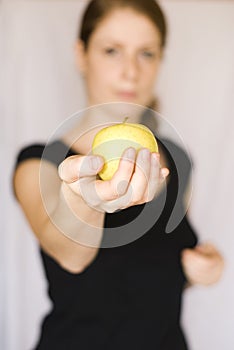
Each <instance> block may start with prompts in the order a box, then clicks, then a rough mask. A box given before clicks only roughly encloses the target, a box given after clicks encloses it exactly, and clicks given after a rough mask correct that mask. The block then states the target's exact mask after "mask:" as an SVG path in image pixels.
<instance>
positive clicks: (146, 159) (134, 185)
mask: <svg viewBox="0 0 234 350" xmlns="http://www.w3.org/2000/svg"><path fill="white" fill-rule="evenodd" d="M150 171H151V153H150V151H149V150H148V149H146V148H143V149H141V150H140V151H139V152H138V155H137V159H136V166H135V171H134V174H133V176H132V180H131V183H130V186H131V190H132V202H133V203H141V202H142V201H143V199H144V196H145V192H148V186H149V178H150Z"/></svg>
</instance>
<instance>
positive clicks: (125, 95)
mask: <svg viewBox="0 0 234 350" xmlns="http://www.w3.org/2000/svg"><path fill="white" fill-rule="evenodd" d="M118 96H119V98H120V99H122V100H132V99H135V98H136V96H137V94H136V92H134V91H119V93H118Z"/></svg>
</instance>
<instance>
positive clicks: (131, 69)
mask: <svg viewBox="0 0 234 350" xmlns="http://www.w3.org/2000/svg"><path fill="white" fill-rule="evenodd" d="M165 42H166V23H165V18H164V15H163V13H162V11H161V9H160V8H159V6H158V5H157V4H156V3H155V1H154V0H115V1H112V0H93V1H91V2H90V4H89V6H88V7H87V8H86V11H85V14H84V16H83V21H82V25H81V31H80V37H79V40H78V43H77V61H78V65H79V69H80V72H81V74H82V76H83V78H84V82H85V88H86V92H87V106H88V107H91V106H94V105H98V104H103V103H109V102H118V101H121V102H126V103H133V104H137V105H141V106H152V103H153V101H154V96H153V89H154V85H155V80H156V77H157V74H158V70H159V66H160V62H161V58H162V54H163V49H164V46H165ZM90 110H91V111H92V108H91V109H90ZM91 114H92V113H91ZM112 115H113V114H112V113H110V114H109V116H108V120H109V121H110V122H114V121H116V119H115V117H112ZM89 118H90V115H88V117H87V118H86V119H85V121H83V124H82V125H81V126H79V128H78V129H77V128H74V129H73V130H72V131H71V132H69V133H67V134H66V135H64V137H63V139H60V140H57V141H56V142H53V143H51V144H50V145H49V147H47V149H49V152H44V153H43V151H44V150H45V147H44V146H45V145H31V146H29V147H27V148H26V149H24V150H22V151H21V152H20V154H19V156H18V160H17V166H16V170H15V176H14V188H15V193H16V197H17V199H18V201H19V203H20V205H21V207H22V209H23V211H24V213H25V215H26V217H27V219H28V222H29V224H30V225H31V227H32V230H33V232H34V233H35V235H36V237H37V238H38V241H39V245H40V248H41V256H42V259H43V263H44V267H45V271H46V276H47V279H48V281H49V295H50V298H51V300H52V302H53V306H54V307H53V309H52V311H51V313H50V314H49V315H48V316H47V317H46V318H45V319H44V322H43V325H42V331H41V337H40V339H39V341H38V344H37V346H36V349H44V350H45V349H57V350H59V349H61V350H62V349H67V348H69V349H77V348H78V349H82V350H85V349H111V350H115V349H120V348H121V349H143V348H144V349H160V350H172V349H173V350H177V349H178V350H183V349H187V346H186V342H185V339H184V336H183V333H182V331H181V329H180V305H181V294H182V291H183V289H184V287H185V284H186V283H189V284H193V283H200V284H203V285H208V284H211V283H214V282H216V281H218V279H219V277H220V275H221V272H222V268H223V261H222V257H221V256H220V254H219V252H218V251H217V250H216V249H215V247H213V246H212V245H199V246H198V245H196V244H197V238H196V234H195V233H194V231H193V229H192V227H191V226H190V224H189V222H188V219H187V217H186V216H185V217H184V218H183V219H182V221H181V222H180V223H179V224H178V226H177V227H176V228H174V231H173V232H172V233H171V234H170V235H166V234H165V228H166V224H167V221H168V218H169V216H170V213H171V210H172V207H173V205H174V202H175V197H176V194H177V191H176V187H177V175H178V174H177V170H176V166H175V163H174V160H173V158H172V157H171V155H170V152H169V151H168V149H170V145H171V143H170V142H168V143H166V142H161V141H159V153H150V152H149V151H148V150H147V149H142V150H140V151H139V152H138V153H137V154H136V152H135V150H134V149H133V148H129V149H127V150H126V151H125V152H124V154H123V157H122V159H121V161H120V166H119V168H118V170H117V172H116V173H115V175H114V177H113V178H112V179H111V180H110V181H101V180H100V179H99V178H98V176H97V174H98V172H99V171H100V170H101V169H102V167H103V164H104V161H103V159H102V158H101V157H99V156H94V155H89V152H90V149H91V144H92V140H93V137H94V135H95V133H96V132H97V130H98V129H100V126H98V125H99V124H100V123H103V122H105V123H106V121H107V119H106V118H107V117H106V116H100V119H99V120H98V123H97V125H96V126H95V128H91V129H90V125H91V124H92V123H90V122H89ZM92 118H93V115H92ZM102 118H103V119H102ZM80 130H82V133H81V131H80ZM84 130H88V131H87V132H85V133H83V131H84ZM77 133H78V134H82V136H81V137H77V136H76V135H77ZM74 140H76V142H74ZM71 144H72V148H70V149H68V148H69V147H68V145H71ZM167 146H168V147H167ZM174 149H175V150H176V152H177V153H178V154H180V156H182V157H183V158H184V162H185V164H188V159H187V157H186V155H185V153H184V152H183V151H182V150H181V149H179V148H178V147H176V146H174ZM63 154H66V155H65V156H64V157H63V156H61V155H63ZM159 154H160V155H159ZM41 158H43V160H42V162H41V161H40V160H41ZM64 158H66V159H65V160H64ZM41 163H42V164H43V169H44V170H43V171H44V175H45V176H44V177H43V179H44V180H45V181H44V184H42V187H43V191H42V192H43V193H41V187H40V184H39V180H40V179H39V174H40V166H41ZM57 167H59V168H57ZM187 168H188V169H189V166H188V167H187ZM168 174H169V176H168ZM165 186H166V191H165ZM94 189H95V190H94ZM129 191H130V192H131V193H130V196H129V195H128V194H129ZM32 193H33V196H32ZM165 193H166V197H165V206H164V208H163V210H162V212H161V215H160V218H159V219H158V220H155V223H154V224H153V225H152V226H151V227H150V228H149V229H148V230H147V232H146V233H145V234H143V233H144V232H143V233H142V235H141V236H140V237H138V239H132V241H129V243H128V244H124V245H121V244H119V245H117V244H114V247H112V248H109V249H104V248H103V247H105V246H108V244H109V243H110V242H109V241H108V237H109V235H108V232H111V231H110V230H111V229H112V228H117V234H119V235H120V234H121V232H122V229H124V227H125V226H126V225H128V224H129V223H131V222H133V221H134V220H135V219H136V218H138V217H140V215H141V212H142V211H144V208H147V210H149V213H150V216H151V217H152V216H154V215H155V212H156V208H157V205H158V203H159V199H160V198H161V197H162V196H164V195H165ZM43 196H45V197H46V205H45V201H44V198H42V197H43ZM143 219H144V216H143ZM139 226H140V225H139ZM130 227H131V226H130ZM108 229H109V231H108ZM128 234H129V235H130V236H131V235H132V232H131V230H129V231H128ZM69 237H70V238H72V239H70V238H69ZM74 237H75V239H74ZM79 242H80V243H79ZM105 242H107V244H105Z"/></svg>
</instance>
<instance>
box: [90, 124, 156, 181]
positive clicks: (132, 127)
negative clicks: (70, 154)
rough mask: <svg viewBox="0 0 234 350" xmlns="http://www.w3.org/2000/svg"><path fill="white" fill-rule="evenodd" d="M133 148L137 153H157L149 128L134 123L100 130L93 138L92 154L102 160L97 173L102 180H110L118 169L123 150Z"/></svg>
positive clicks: (115, 125)
mask: <svg viewBox="0 0 234 350" xmlns="http://www.w3.org/2000/svg"><path fill="white" fill-rule="evenodd" d="M129 147H133V148H135V149H136V150H137V151H138V150H139V149H141V148H148V149H149V150H150V152H158V145H157V141H156V139H155V136H154V135H153V133H152V132H151V130H150V129H149V128H147V127H146V126H145V125H142V124H136V123H126V122H123V123H118V124H114V125H110V126H107V127H105V128H103V129H101V130H100V131H99V132H98V133H97V134H96V135H95V137H94V140H93V144H92V153H93V154H95V155H100V156H102V157H103V158H104V160H105V164H104V166H103V168H102V170H101V171H100V172H99V176H100V178H101V179H102V180H110V179H111V178H112V177H113V175H114V173H115V172H116V170H117V169H118V165H119V160H120V158H121V156H122V155H123V152H124V151H125V149H127V148H129Z"/></svg>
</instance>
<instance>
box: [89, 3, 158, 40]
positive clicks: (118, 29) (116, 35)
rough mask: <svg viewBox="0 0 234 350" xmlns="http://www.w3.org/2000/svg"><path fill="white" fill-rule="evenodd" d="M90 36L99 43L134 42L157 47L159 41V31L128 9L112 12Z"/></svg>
mask: <svg viewBox="0 0 234 350" xmlns="http://www.w3.org/2000/svg"><path fill="white" fill-rule="evenodd" d="M92 36H93V39H96V40H98V41H99V42H101V41H102V40H103V41H111V42H113V41H114V42H116V43H119V44H121V43H122V44H124V43H125V42H126V43H127V42H129V43H131V44H134V42H136V43H137V44H141V45H147V46H148V45H158V44H159V43H160V39H161V35H160V32H159V30H158V29H157V27H156V25H155V24H154V23H153V22H152V21H151V19H150V18H148V17H147V16H146V15H142V14H140V13H139V12H137V11H135V10H133V9H128V8H126V9H123V8H122V9H115V10H112V11H111V12H110V13H109V14H108V15H107V16H106V17H105V18H104V19H103V20H101V21H100V23H99V25H98V26H97V28H96V29H95V31H94V32H93V35H92Z"/></svg>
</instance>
